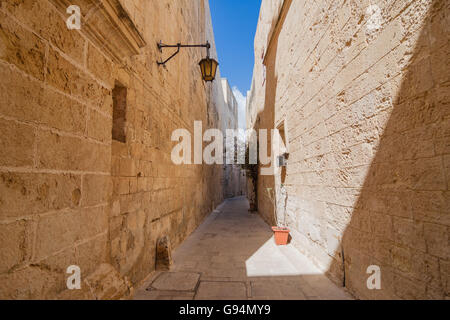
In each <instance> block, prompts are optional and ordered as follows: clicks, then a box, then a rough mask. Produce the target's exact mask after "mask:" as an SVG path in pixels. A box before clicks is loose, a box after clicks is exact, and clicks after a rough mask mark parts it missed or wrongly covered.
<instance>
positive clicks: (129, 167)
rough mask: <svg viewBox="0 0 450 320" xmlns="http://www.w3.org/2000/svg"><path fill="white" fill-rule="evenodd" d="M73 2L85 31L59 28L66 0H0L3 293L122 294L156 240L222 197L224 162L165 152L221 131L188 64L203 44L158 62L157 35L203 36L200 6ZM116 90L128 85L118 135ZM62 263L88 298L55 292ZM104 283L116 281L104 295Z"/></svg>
mask: <svg viewBox="0 0 450 320" xmlns="http://www.w3.org/2000/svg"><path fill="white" fill-rule="evenodd" d="M70 4H74V5H79V6H80V8H81V13H82V27H81V30H69V29H68V28H67V27H66V19H67V18H68V17H69V15H68V14H67V13H66V8H67V6H68V5H69V4H68V3H67V2H66V1H65V0H42V1H31V0H6V1H1V2H0V95H1V99H0V132H1V133H2V135H1V138H0V146H1V150H2V152H1V154H0V247H1V248H2V249H1V250H0V297H1V298H2V299H18V298H23V299H36V298H38V299H43V298H55V297H63V298H119V297H121V296H126V295H129V294H130V293H131V289H132V287H133V286H135V285H137V284H138V283H139V282H140V281H141V280H143V279H144V278H145V277H146V276H147V275H148V274H149V273H150V272H152V271H153V270H154V268H155V249H156V241H157V239H158V238H159V237H161V236H165V235H168V236H169V237H170V239H171V243H172V244H173V247H176V246H177V245H178V244H179V243H180V242H181V241H182V240H183V239H184V238H185V237H186V236H187V235H189V234H190V233H191V232H192V231H193V230H194V229H195V228H196V226H198V225H199V223H200V222H201V221H202V219H203V218H204V217H205V216H206V215H207V214H208V213H209V212H211V211H212V210H213V209H214V207H215V206H216V205H218V204H219V203H220V202H221V201H222V190H221V186H220V183H219V182H218V181H220V178H221V174H222V168H221V167H219V166H206V165H205V166H203V165H197V166H175V165H174V164H173V163H172V162H171V159H170V153H171V149H172V146H173V144H174V143H173V142H172V141H171V133H172V131H173V130H175V129H177V128H187V129H188V130H190V131H191V132H193V125H194V120H200V121H203V124H204V125H203V127H204V129H206V128H208V127H216V126H217V121H218V119H217V118H216V119H213V120H211V121H210V122H209V123H208V121H207V120H208V119H207V115H208V114H209V113H217V112H214V110H210V109H211V108H213V109H214V108H216V107H217V106H218V105H219V103H215V102H214V100H215V99H218V97H217V96H210V95H211V92H210V91H211V90H210V88H209V86H210V84H206V83H204V82H203V81H202V80H201V74H200V70H199V67H198V61H200V59H201V58H202V57H204V56H205V54H206V52H204V51H202V50H200V49H185V50H184V51H182V52H180V54H179V55H178V56H177V57H176V58H174V59H173V60H171V61H170V62H169V63H168V64H167V68H162V67H158V66H157V64H156V61H157V60H160V59H161V58H166V57H167V56H168V55H169V54H171V53H170V50H164V52H163V53H160V52H159V51H158V49H157V46H156V44H157V42H159V41H160V40H162V41H164V42H165V43H178V42H187V43H204V42H205V41H206V40H207V39H206V33H207V32H208V33H209V34H212V31H211V30H206V28H207V26H208V25H211V24H210V23H209V24H208V23H207V21H206V19H207V17H208V15H209V13H207V12H206V9H205V6H206V8H207V10H208V11H209V8H208V7H207V3H206V4H205V2H204V1H203V0H195V1H192V0H184V1H169V0H167V1H143V0H135V1H120V2H119V1H118V0H104V1H103V0H102V1H98V0H74V1H70ZM121 4H123V6H122V5H121ZM99 39H100V40H99ZM208 40H210V41H211V39H208ZM219 81H220V80H219ZM114 88H126V93H125V94H126V96H125V98H124V97H122V98H120V99H122V102H121V103H125V109H124V112H122V117H124V119H123V121H118V122H117V123H119V125H120V123H122V125H123V128H122V130H123V132H124V134H125V136H124V139H122V141H118V140H114V139H113V138H112V128H113V122H114V121H113V120H114V119H113V118H114V117H115V113H114V112H113V108H114V105H115V104H117V101H118V99H117V98H116V97H113V95H114V96H115V92H117V91H120V90H114ZM120 99H119V100H120ZM115 100H116V101H115ZM119 114H120V113H119ZM119 140H121V139H119ZM70 265H78V266H79V267H80V268H81V276H82V280H83V281H84V280H86V281H87V282H83V283H84V284H86V285H87V286H90V287H91V290H88V291H89V292H90V293H89V294H84V293H83V292H84V291H83V292H82V293H81V294H80V293H79V292H68V291H65V289H66V279H67V277H68V274H66V269H67V267H68V266H70ZM100 278H101V279H103V278H108V279H115V280H114V281H113V280H111V281H107V283H109V284H111V285H112V286H116V287H115V289H114V290H115V291H114V290H113V289H111V290H112V291H111V292H114V294H112V295H110V296H108V295H105V294H104V292H103V293H102V292H101V290H102V289H106V288H99V286H100V287H101V286H102V281H100V280H99V279H100ZM92 292H94V293H95V292H99V293H98V294H94V296H92ZM111 292H110V293H111Z"/></svg>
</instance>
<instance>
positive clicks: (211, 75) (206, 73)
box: [157, 41, 219, 82]
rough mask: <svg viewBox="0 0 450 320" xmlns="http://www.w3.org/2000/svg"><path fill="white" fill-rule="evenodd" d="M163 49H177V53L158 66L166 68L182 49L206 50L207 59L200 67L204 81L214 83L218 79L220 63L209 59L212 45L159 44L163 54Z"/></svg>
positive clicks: (202, 61) (201, 62)
mask: <svg viewBox="0 0 450 320" xmlns="http://www.w3.org/2000/svg"><path fill="white" fill-rule="evenodd" d="M163 48H177V51H176V52H175V53H174V54H172V55H171V56H170V57H169V58H167V59H166V60H164V61H158V62H157V63H158V65H159V66H165V65H166V63H167V62H168V61H169V60H170V59H172V58H173V57H175V56H176V55H177V54H178V52H180V49H181V48H206V52H207V54H206V58H204V59H202V60H201V61H200V62H199V66H200V71H201V72H202V79H203V80H204V81H206V82H208V81H214V79H215V77H216V72H217V66H218V65H219V63H218V62H217V61H216V60H214V59H212V58H210V57H209V49H211V44H210V43H209V42H208V41H206V43H205V44H181V43H177V44H175V45H168V44H163V43H162V42H160V43H158V49H159V51H160V52H162V49H163Z"/></svg>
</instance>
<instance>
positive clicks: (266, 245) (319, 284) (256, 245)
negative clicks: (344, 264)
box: [134, 197, 350, 300]
mask: <svg viewBox="0 0 450 320" xmlns="http://www.w3.org/2000/svg"><path fill="white" fill-rule="evenodd" d="M173 259H174V265H173V267H172V268H171V270H170V271H167V272H155V273H153V274H152V275H151V276H150V277H149V279H147V280H146V281H145V283H144V285H142V286H141V287H140V288H139V289H138V290H137V291H136V293H135V295H134V299H136V300H154V299H162V300H169V299H177V300H178V299H181V300H190V299H196V300H222V299H224V300H232V299H237V300H243V299H250V300H252V299H256V300H264V299H268V300H276V299H289V300H306V299H314V300H317V299H327V300H328V299H339V300H343V299H350V295H348V294H347V293H346V292H345V291H344V290H343V289H341V288H338V287H337V286H336V285H335V284H334V283H332V282H331V281H330V280H329V279H328V278H327V277H326V276H325V275H324V274H323V273H322V272H320V271H319V270H318V269H317V267H315V266H314V265H313V264H312V263H311V262H310V261H309V260H308V259H307V258H306V257H305V256H303V255H302V254H301V253H300V252H299V251H298V250H296V249H295V248H293V247H292V245H287V246H276V245H275V242H274V239H273V233H272V230H271V229H270V227H269V226H268V225H267V224H266V223H265V222H264V221H263V220H262V219H261V218H260V217H259V215H256V214H251V213H249V212H248V202H247V200H246V198H245V197H237V198H233V199H228V200H226V201H225V202H224V203H223V204H222V205H220V206H219V208H218V209H216V210H215V211H214V212H213V213H212V214H211V215H210V216H209V217H208V218H207V219H206V220H205V222H204V223H203V224H201V225H200V227H199V228H198V229H197V230H196V231H195V232H194V233H193V234H192V235H191V236H189V237H188V238H187V239H186V240H185V242H184V243H183V244H181V245H180V246H179V247H178V248H177V249H176V250H175V252H174V254H173Z"/></svg>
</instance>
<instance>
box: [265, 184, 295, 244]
mask: <svg viewBox="0 0 450 320" xmlns="http://www.w3.org/2000/svg"><path fill="white" fill-rule="evenodd" d="M267 193H268V195H269V199H270V201H271V202H272V205H273V208H274V217H275V224H276V225H275V226H273V227H272V231H273V233H274V237H275V243H276V244H277V245H278V246H284V245H287V243H288V240H289V232H290V230H289V228H288V227H287V226H286V214H284V219H283V223H282V224H280V222H279V221H278V215H277V206H276V195H275V191H274V190H273V189H272V188H267Z"/></svg>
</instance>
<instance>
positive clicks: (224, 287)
mask: <svg viewBox="0 0 450 320" xmlns="http://www.w3.org/2000/svg"><path fill="white" fill-rule="evenodd" d="M246 299H247V287H246V284H245V282H234V281H233V282H232V281H201V282H200V286H199V287H198V290H197V294H196V296H195V300H246Z"/></svg>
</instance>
